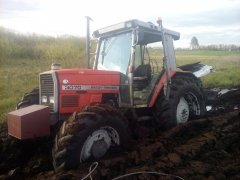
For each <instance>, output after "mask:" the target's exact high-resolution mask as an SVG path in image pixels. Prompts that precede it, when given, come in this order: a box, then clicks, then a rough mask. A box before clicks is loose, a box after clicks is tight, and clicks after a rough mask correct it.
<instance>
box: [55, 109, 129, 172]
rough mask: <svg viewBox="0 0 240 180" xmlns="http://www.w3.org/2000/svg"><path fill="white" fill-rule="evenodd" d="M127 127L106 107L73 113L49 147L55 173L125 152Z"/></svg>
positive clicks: (124, 122) (119, 117)
mask: <svg viewBox="0 0 240 180" xmlns="http://www.w3.org/2000/svg"><path fill="white" fill-rule="evenodd" d="M128 141H129V132H128V125H127V122H126V120H125V119H124V117H123V116H121V115H120V114H119V113H118V112H117V111H116V110H115V109H114V108H112V107H110V106H90V107H88V108H86V109H85V110H84V111H83V112H80V113H78V114H76V113H74V114H73V115H72V116H71V117H70V118H69V119H68V120H67V121H65V122H64V123H63V125H62V127H61V129H60V131H59V132H58V134H57V135H56V138H55V145H54V147H53V151H52V155H53V166H54V169H55V170H60V169H73V168H76V167H77V166H78V165H79V164H80V163H83V162H86V161H91V160H96V159H99V158H102V157H103V156H104V155H106V154H107V153H108V152H109V151H110V150H113V149H117V148H119V147H123V148H126V147H127V146H128Z"/></svg>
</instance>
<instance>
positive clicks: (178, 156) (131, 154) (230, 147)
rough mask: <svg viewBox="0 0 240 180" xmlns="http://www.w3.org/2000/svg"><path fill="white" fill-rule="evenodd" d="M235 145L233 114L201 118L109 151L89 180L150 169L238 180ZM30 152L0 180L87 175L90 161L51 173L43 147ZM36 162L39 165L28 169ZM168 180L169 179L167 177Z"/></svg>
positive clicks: (239, 129) (237, 124)
mask: <svg viewBox="0 0 240 180" xmlns="http://www.w3.org/2000/svg"><path fill="white" fill-rule="evenodd" d="M239 142H240V117H239V112H237V111H235V112H230V113H227V114H222V115H219V116H216V117H206V118H203V119H198V120H194V121H191V122H189V123H187V124H184V125H179V126H177V127H175V128H173V129H170V130H168V131H165V132H162V133H159V134H157V135H152V136H151V137H145V138H139V139H137V140H136V139H135V140H133V146H132V147H131V149H129V151H127V152H120V153H115V154H112V155H109V156H108V157H106V158H104V159H103V160H101V161H99V162H98V163H99V166H98V167H97V169H96V170H95V171H94V172H93V173H92V177H93V179H112V178H114V177H117V176H120V175H123V174H126V173H131V172H137V171H156V172H162V173H168V174H175V175H177V176H181V177H183V178H185V179H206V178H209V179H239V178H240V173H239V172H240V143H239ZM36 152H37V153H40V154H38V155H36V154H34V155H33V157H32V158H30V161H28V162H25V163H23V164H22V166H26V167H25V171H24V172H23V173H18V172H16V173H15V175H14V176H10V175H11V174H10V175H9V173H10V171H9V172H8V173H7V175H6V174H4V175H3V176H1V175H0V178H1V177H3V178H8V177H18V176H21V177H27V178H30V179H31V178H32V179H43V178H46V179H48V178H51V179H80V178H82V177H84V176H85V175H86V174H88V172H89V166H90V165H91V163H88V164H84V165H82V167H80V168H79V169H78V170H74V171H73V170H72V171H67V172H58V173H54V172H53V170H52V167H51V165H49V163H51V162H50V160H51V158H50V157H48V156H47V155H48V149H46V150H45V152H44V153H42V154H41V151H40V150H39V149H38V150H37V151H36ZM49 156H50V153H49ZM15 158H16V157H15ZM39 161H41V164H40V165H39V167H38V168H37V169H35V170H34V171H33V170H31V167H33V166H34V165H35V166H36V164H37V163H38V162H39ZM12 168H13V167H12ZM26 168H27V169H28V172H27V171H26ZM159 177H160V176H156V175H147V174H144V175H137V176H134V178H135V179H158V178H159ZM168 178H169V179H173V178H172V177H170V176H169V177H168ZM125 179H126V178H125ZM130 179H131V178H130Z"/></svg>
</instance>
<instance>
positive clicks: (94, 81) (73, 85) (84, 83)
mask: <svg viewBox="0 0 240 180" xmlns="http://www.w3.org/2000/svg"><path fill="white" fill-rule="evenodd" d="M55 72H56V75H57V78H58V82H59V89H60V91H64V92H65V93H66V92H69V91H99V90H101V91H111V92H112V91H115V92H116V91H118V90H119V85H120V73H119V72H116V71H105V70H93V69H61V70H57V71H55Z"/></svg>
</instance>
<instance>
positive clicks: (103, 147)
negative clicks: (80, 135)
mask: <svg viewBox="0 0 240 180" xmlns="http://www.w3.org/2000/svg"><path fill="white" fill-rule="evenodd" d="M108 148H109V147H108V144H107V143H106V142H105V141H104V139H102V140H98V141H96V142H94V144H93V145H92V149H91V153H92V156H93V157H94V158H96V159H99V158H100V157H102V156H104V155H105V154H106V152H107V150H108Z"/></svg>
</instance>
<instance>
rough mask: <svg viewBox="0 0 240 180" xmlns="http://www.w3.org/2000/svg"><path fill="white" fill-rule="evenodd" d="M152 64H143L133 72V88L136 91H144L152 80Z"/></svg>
mask: <svg viewBox="0 0 240 180" xmlns="http://www.w3.org/2000/svg"><path fill="white" fill-rule="evenodd" d="M151 73H152V70H151V66H150V64H142V65H140V66H138V67H137V68H136V70H135V71H134V72H133V88H134V90H142V89H144V88H146V87H147V85H148V84H149V82H150V80H151Z"/></svg>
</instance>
